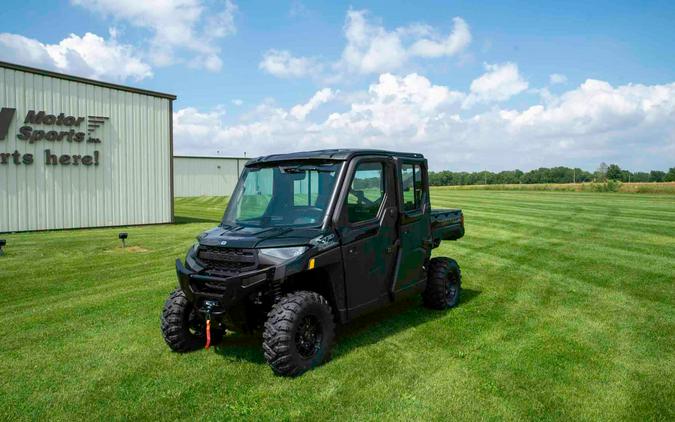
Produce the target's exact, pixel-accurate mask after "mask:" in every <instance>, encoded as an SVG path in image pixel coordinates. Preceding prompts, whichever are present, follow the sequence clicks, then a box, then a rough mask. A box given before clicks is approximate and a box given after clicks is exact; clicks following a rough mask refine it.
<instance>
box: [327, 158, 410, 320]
mask: <svg viewBox="0 0 675 422" xmlns="http://www.w3.org/2000/svg"><path fill="white" fill-rule="evenodd" d="M395 176H396V166H395V162H394V160H393V159H391V158H386V157H362V158H357V159H354V160H352V162H351V163H350V165H349V169H348V173H347V177H346V179H345V183H344V185H343V189H342V192H341V194H340V198H339V202H338V203H339V204H340V206H341V209H340V210H339V211H338V212H337V213H336V215H338V216H339V221H338V222H337V224H336V227H339V230H338V232H339V234H340V239H341V242H342V245H341V248H342V258H343V265H344V273H345V290H346V297H347V307H348V312H349V318H353V317H354V316H356V315H358V314H360V313H362V312H365V311H366V310H367V309H369V308H371V307H374V306H376V305H378V304H379V303H381V302H386V301H388V300H389V299H388V287H389V286H391V280H392V279H393V276H394V265H395V257H396V252H397V242H396V241H397V238H398V234H397V227H396V223H397V221H396V220H397V218H398V212H397V189H396V177H395Z"/></svg>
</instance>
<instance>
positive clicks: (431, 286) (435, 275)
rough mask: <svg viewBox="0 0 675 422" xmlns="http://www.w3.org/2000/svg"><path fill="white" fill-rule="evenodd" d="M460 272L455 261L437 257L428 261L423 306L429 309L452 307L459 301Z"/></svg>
mask: <svg viewBox="0 0 675 422" xmlns="http://www.w3.org/2000/svg"><path fill="white" fill-rule="evenodd" d="M461 285H462V272H461V270H460V269H459V264H457V261H455V260H454V259H450V258H445V257H439V258H433V259H432V260H431V261H429V271H428V273H427V286H426V289H425V290H424V293H423V294H422V298H423V300H424V306H426V307H427V308H430V309H438V310H443V309H448V308H454V307H455V306H457V304H458V303H459V293H460V290H461Z"/></svg>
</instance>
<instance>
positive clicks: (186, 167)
mask: <svg viewBox="0 0 675 422" xmlns="http://www.w3.org/2000/svg"><path fill="white" fill-rule="evenodd" d="M248 160H249V159H248V158H243V157H190V156H175V157H174V158H173V168H174V179H173V181H174V194H175V196H177V197H178V196H203V195H204V196H230V195H231V194H232V191H233V190H234V187H235V186H236V184H237V180H238V179H239V174H240V173H241V171H242V170H243V169H244V165H245V164H246V162H247V161H248Z"/></svg>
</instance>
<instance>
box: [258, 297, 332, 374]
mask: <svg viewBox="0 0 675 422" xmlns="http://www.w3.org/2000/svg"><path fill="white" fill-rule="evenodd" d="M334 338H335V323H334V321H333V312H332V310H331V307H330V305H329V304H328V301H326V299H325V298H324V297H323V296H321V295H320V294H318V293H315V292H309V291H298V292H294V293H290V294H288V295H286V296H284V297H283V298H281V300H279V302H277V303H276V304H275V305H274V306H273V307H272V310H271V311H270V312H269V313H268V314H267V321H266V322H265V328H264V331H263V353H264V355H265V359H266V360H267V363H269V365H270V366H271V367H272V370H273V371H274V373H275V374H277V375H282V376H291V377H293V376H297V375H300V374H302V373H304V372H305V371H307V370H309V369H312V368H314V367H316V366H319V365H321V364H322V363H324V362H327V361H329V360H330V358H331V349H332V347H333V340H334Z"/></svg>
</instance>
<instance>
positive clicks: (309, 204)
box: [161, 149, 464, 376]
mask: <svg viewBox="0 0 675 422" xmlns="http://www.w3.org/2000/svg"><path fill="white" fill-rule="evenodd" d="M463 235H464V218H463V215H462V212H461V211H460V210H457V209H443V210H431V207H430V202H429V184H428V179H427V161H426V159H425V158H424V157H423V156H422V155H421V154H414V153H398V152H387V151H378V150H353V149H349V150H347V149H339V150H323V151H311V152H300V153H292V154H283V155H271V156H266V157H260V158H256V159H253V160H251V161H249V162H248V163H247V164H246V166H245V168H244V170H243V172H242V174H241V177H240V180H239V182H238V183H237V186H236V188H235V190H234V193H233V195H232V197H231V199H230V201H229V204H228V206H227V209H226V211H225V214H224V216H223V219H222V221H221V223H220V224H219V225H218V227H215V228H213V229H211V230H208V231H206V232H204V233H202V234H201V235H199V236H198V237H197V243H195V244H194V246H192V247H191V248H190V250H189V251H188V253H187V256H186V257H185V263H182V262H181V261H180V260H177V261H176V272H177V274H178V284H179V288H177V289H176V290H175V291H174V292H173V293H171V295H170V296H169V298H168V299H167V301H166V303H165V305H164V310H163V313H162V316H161V328H162V333H163V336H164V340H165V341H166V343H167V344H168V345H169V347H170V348H171V349H173V350H174V351H178V352H187V351H190V350H194V349H197V348H201V347H204V346H206V347H207V348H208V346H209V344H216V343H218V342H219V341H220V340H221V339H222V337H223V334H224V333H225V330H226V329H228V330H230V329H231V330H235V331H255V330H260V329H262V338H263V343H262V348H263V353H264V356H265V359H266V360H267V362H268V363H269V364H270V366H271V367H272V369H273V370H274V372H275V373H277V374H279V375H286V376H295V375H299V374H301V373H303V372H305V371H306V370H308V369H310V368H313V367H315V366H317V365H320V364H321V363H323V362H326V361H327V360H329V359H330V355H331V347H332V343H333V340H334V334H335V323H336V322H337V323H346V322H349V321H351V320H352V319H354V318H356V317H358V316H359V315H362V314H364V313H365V312H368V311H370V310H373V309H376V308H380V307H382V306H384V305H386V304H388V303H390V302H393V301H395V300H399V299H400V298H402V297H404V296H406V295H410V294H415V293H422V297H423V303H424V304H425V305H426V306H427V307H429V308H432V309H441V310H442V309H447V308H451V307H453V306H455V305H456V304H457V303H458V300H459V294H460V283H461V273H460V269H459V266H458V265H457V262H455V261H454V260H452V259H450V258H431V250H432V248H435V247H437V246H438V245H439V244H440V243H441V240H456V239H459V238H460V237H462V236H463Z"/></svg>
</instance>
